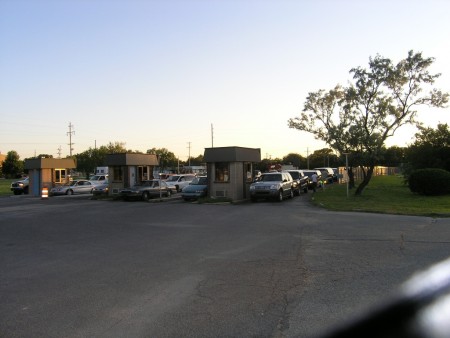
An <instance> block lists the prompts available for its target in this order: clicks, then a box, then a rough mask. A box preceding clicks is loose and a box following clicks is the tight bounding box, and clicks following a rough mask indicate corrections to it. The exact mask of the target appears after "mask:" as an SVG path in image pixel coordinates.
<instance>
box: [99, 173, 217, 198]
mask: <svg viewBox="0 0 450 338" xmlns="http://www.w3.org/2000/svg"><path fill="white" fill-rule="evenodd" d="M207 189H208V180H207V177H206V176H196V175H195V174H180V175H170V176H167V177H163V176H161V178H159V179H153V180H147V181H142V182H141V183H140V184H137V185H135V186H133V187H130V188H125V189H121V190H120V191H119V196H120V197H121V198H123V199H124V200H132V199H133V200H134V199H140V200H144V201H147V200H149V199H151V198H158V197H171V196H172V194H174V193H181V197H182V198H183V199H184V200H185V201H190V200H196V199H198V198H200V197H205V196H206V195H207ZM94 194H95V190H94Z"/></svg>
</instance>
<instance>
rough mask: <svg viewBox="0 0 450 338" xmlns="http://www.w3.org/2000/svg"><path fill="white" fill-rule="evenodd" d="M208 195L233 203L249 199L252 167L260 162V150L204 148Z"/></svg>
mask: <svg viewBox="0 0 450 338" xmlns="http://www.w3.org/2000/svg"><path fill="white" fill-rule="evenodd" d="M204 160H205V162H206V167H207V175H208V195H209V197H211V198H221V197H222V198H223V197H226V198H230V199H231V200H233V201H236V200H244V199H248V198H250V190H249V188H250V184H251V183H252V181H253V172H254V170H253V165H254V163H257V162H261V150H260V149H259V148H258V149H255V148H244V147H218V148H206V149H205V153H204Z"/></svg>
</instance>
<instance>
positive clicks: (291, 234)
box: [0, 195, 450, 337]
mask: <svg viewBox="0 0 450 338" xmlns="http://www.w3.org/2000/svg"><path fill="white" fill-rule="evenodd" d="M309 198H310V195H301V196H299V197H295V198H294V199H292V200H286V201H283V202H282V203H277V202H270V201H269V202H258V203H243V204H238V205H233V204H221V205H214V204H212V205H206V204H195V203H186V202H184V201H182V200H180V199H176V198H175V199H173V200H167V199H165V200H164V201H163V202H161V203H147V202H139V201H136V202H124V201H109V200H91V199H89V198H88V197H86V196H80V197H77V196H68V197H50V198H48V199H45V200H43V199H41V198H36V197H20V196H19V197H17V196H12V197H3V198H0V298H1V301H0V337H314V336H320V335H321V334H322V333H323V332H326V331H328V330H330V329H332V328H334V327H335V326H336V325H340V324H342V323H343V322H345V321H348V320H350V319H352V318H354V317H355V316H357V315H358V314H361V313H362V312H365V311H368V310H370V309H371V308H372V307H374V306H377V305H379V304H382V303H383V302H385V301H387V300H389V299H390V298H391V297H392V296H393V295H395V294H396V292H397V290H398V287H399V286H400V285H401V284H402V282H403V281H405V280H406V279H408V278H409V277H410V276H411V275H412V274H413V273H414V272H415V271H418V270H421V269H424V268H426V267H428V266H430V265H431V264H433V263H436V262H438V261H441V260H443V259H446V258H447V257H448V256H449V255H450V219H445V218H437V219H434V218H429V217H409V216H394V215H382V214H366V213H339V212H329V211H325V210H323V209H320V208H316V207H313V206H312V205H311V204H310V203H309Z"/></svg>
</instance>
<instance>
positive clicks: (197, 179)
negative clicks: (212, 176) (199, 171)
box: [189, 177, 208, 185]
mask: <svg viewBox="0 0 450 338" xmlns="http://www.w3.org/2000/svg"><path fill="white" fill-rule="evenodd" d="M189 184H191V185H207V184H208V178H207V177H195V178H194V179H193V180H192V182H191V183H189Z"/></svg>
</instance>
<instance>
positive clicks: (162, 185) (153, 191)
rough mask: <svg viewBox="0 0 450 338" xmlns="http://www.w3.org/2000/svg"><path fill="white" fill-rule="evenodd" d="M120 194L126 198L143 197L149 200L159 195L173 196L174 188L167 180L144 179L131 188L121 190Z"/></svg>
mask: <svg viewBox="0 0 450 338" xmlns="http://www.w3.org/2000/svg"><path fill="white" fill-rule="evenodd" d="M119 196H120V197H122V198H123V199H125V200H129V199H142V200H144V201H148V200H149V199H150V198H153V197H159V196H166V197H170V196H172V190H171V188H170V187H169V186H168V185H167V183H166V182H165V181H162V180H158V179H154V180H148V181H142V182H141V183H140V184H137V185H135V186H133V187H131V188H125V189H121V190H119Z"/></svg>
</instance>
